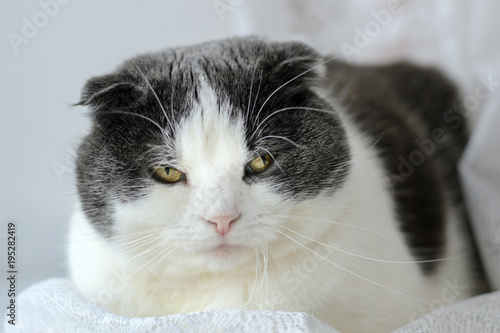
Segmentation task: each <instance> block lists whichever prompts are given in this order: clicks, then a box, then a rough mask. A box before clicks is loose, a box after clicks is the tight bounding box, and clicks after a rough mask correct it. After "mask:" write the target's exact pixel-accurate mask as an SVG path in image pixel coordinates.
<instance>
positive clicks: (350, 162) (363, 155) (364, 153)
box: [333, 131, 385, 168]
mask: <svg viewBox="0 0 500 333" xmlns="http://www.w3.org/2000/svg"><path fill="white" fill-rule="evenodd" d="M384 134H385V131H383V132H382V134H380V135H379V137H378V138H377V140H375V142H374V143H373V144H372V145H371V146H370V147H369V148H368V149H367V150H365V151H364V152H362V153H361V154H360V155H358V156H354V157H352V158H351V160H349V161H347V162H342V163H339V164H335V165H334V166H333V167H334V168H342V167H344V166H347V165H351V164H353V163H355V162H358V161H360V160H362V159H363V158H364V157H365V156H366V154H368V152H370V151H371V150H372V149H373V148H374V147H375V146H376V145H377V144H378V143H379V142H380V139H382V136H383V135H384Z"/></svg>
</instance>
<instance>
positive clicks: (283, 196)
mask: <svg viewBox="0 0 500 333" xmlns="http://www.w3.org/2000/svg"><path fill="white" fill-rule="evenodd" d="M80 104H81V105H87V106H89V107H90V109H91V113H90V115H91V118H92V120H93V127H92V131H91V133H90V134H89V135H88V136H87V137H86V138H85V139H84V141H83V143H82V144H81V146H80V149H79V151H78V160H77V177H78V191H79V196H80V199H81V202H80V205H79V208H78V209H77V211H76V213H75V215H74V217H73V219H72V223H71V232H70V241H69V264H70V270H71V277H72V279H73V281H74V283H75V285H76V287H77V289H78V291H79V292H81V294H82V295H84V296H85V297H87V298H88V299H90V300H92V301H94V302H96V303H97V304H98V305H100V306H102V307H104V308H106V309H108V310H110V311H112V312H115V313H118V314H121V315H125V316H161V315H166V314H172V313H185V312H191V311H199V310H210V309H248V310H253V309H267V310H285V311H304V312H307V313H310V314H312V315H314V316H316V317H317V318H319V319H321V320H323V321H324V322H326V323H328V324H330V325H331V326H333V327H335V328H336V329H338V330H340V331H342V332H386V331H390V330H391V329H394V328H397V327H399V326H401V325H403V324H405V323H407V322H408V321H410V320H412V319H414V318H416V317H417V316H418V315H420V314H422V313H425V312H426V311H428V310H430V309H431V308H433V307H436V306H437V305H442V304H446V303H450V302H452V301H456V300H459V299H463V298H466V297H469V296H471V295H473V294H475V293H477V292H479V291H480V290H481V288H482V286H483V280H482V278H481V275H480V274H479V272H480V266H479V263H478V262H477V257H476V256H475V252H474V249H473V242H472V238H471V237H470V234H469V232H468V229H467V227H466V225H467V224H466V213H465V210H464V206H463V202H462V196H461V193H460V189H459V184H458V180H457V173H456V163H457V160H458V159H459V157H460V155H461V153H462V150H463V148H464V145H465V144H466V141H467V134H466V129H465V128H466V124H465V121H464V118H463V117H462V113H461V107H460V103H459V99H458V95H457V92H456V90H455V88H454V87H453V85H452V84H450V82H449V81H448V80H447V79H445V78H444V77H443V76H442V75H441V74H439V73H438V72H437V71H435V70H432V69H423V68H419V67H416V66H413V65H409V64H404V63H400V64H394V65H387V66H382V67H370V66H367V67H359V66H351V65H348V64H344V63H341V62H338V61H335V60H332V59H329V58H325V57H323V56H321V55H319V54H318V53H317V52H316V51H314V50H312V49H311V48H310V47H308V46H306V45H304V44H301V43H296V42H287V43H274V42H266V41H263V40H261V39H259V38H255V37H249V38H235V39H229V40H223V41H217V42H211V43H205V44H201V45H196V46H193V47H186V48H174V49H169V50H165V51H162V52H157V53H151V54H145V55H141V56H138V57H135V58H133V59H131V60H129V61H127V62H125V63H124V64H123V65H122V66H121V67H119V68H118V69H117V70H116V71H115V72H113V73H111V74H108V75H105V76H101V77H96V78H92V79H91V80H89V81H88V83H87V84H86V86H85V88H84V90H83V96H82V100H81V102H80Z"/></svg>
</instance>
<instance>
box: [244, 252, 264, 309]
mask: <svg viewBox="0 0 500 333" xmlns="http://www.w3.org/2000/svg"><path fill="white" fill-rule="evenodd" d="M259 270H260V260H259V252H258V251H257V248H255V279H254V281H253V287H252V291H251V292H250V294H249V295H248V301H247V302H246V303H245V305H243V310H245V309H246V308H247V307H248V305H249V304H250V303H251V302H252V300H253V298H254V294H255V290H256V288H257V279H258V276H259Z"/></svg>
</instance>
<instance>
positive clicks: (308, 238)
mask: <svg viewBox="0 0 500 333" xmlns="http://www.w3.org/2000/svg"><path fill="white" fill-rule="evenodd" d="M281 228H283V229H286V230H288V231H290V232H292V233H294V234H296V235H298V236H300V237H302V238H304V239H307V240H309V241H311V242H314V243H316V244H319V245H321V246H324V247H327V248H330V249H333V250H335V251H339V252H342V253H344V254H347V255H350V256H353V257H356V258H361V259H364V260H369V261H375V262H381V263H385V264H413V265H414V264H422V263H426V262H439V261H448V260H452V259H458V258H462V257H463V255H461V256H455V257H449V258H438V259H427V260H411V261H397V260H383V259H377V258H371V257H366V256H362V255H360V254H356V253H352V252H349V251H346V250H343V249H341V248H338V247H335V246H332V245H328V244H325V243H323V242H320V241H318V240H315V239H312V238H310V237H307V236H304V235H302V234H301V233H299V232H297V231H295V230H293V229H290V228H287V227H285V226H281Z"/></svg>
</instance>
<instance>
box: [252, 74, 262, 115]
mask: <svg viewBox="0 0 500 333" xmlns="http://www.w3.org/2000/svg"><path fill="white" fill-rule="evenodd" d="M263 73H264V71H263V70H262V69H261V70H260V80H259V88H257V94H256V95H255V99H254V101H253V107H252V113H254V111H255V106H256V105H257V101H258V99H259V93H260V87H261V86H262V74H263Z"/></svg>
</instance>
